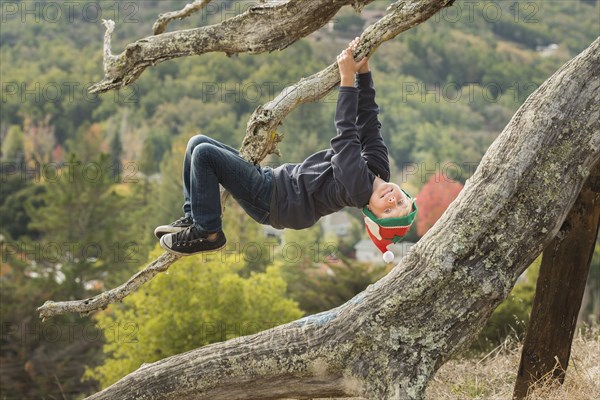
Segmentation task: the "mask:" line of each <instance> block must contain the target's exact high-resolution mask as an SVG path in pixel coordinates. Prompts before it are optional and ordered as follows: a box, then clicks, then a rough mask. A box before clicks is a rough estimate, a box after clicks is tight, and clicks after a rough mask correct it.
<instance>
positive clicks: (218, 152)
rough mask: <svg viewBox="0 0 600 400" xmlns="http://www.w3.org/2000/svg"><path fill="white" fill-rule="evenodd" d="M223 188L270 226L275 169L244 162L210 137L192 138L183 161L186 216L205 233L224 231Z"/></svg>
mask: <svg viewBox="0 0 600 400" xmlns="http://www.w3.org/2000/svg"><path fill="white" fill-rule="evenodd" d="M219 184H221V185H223V187H224V188H225V189H227V191H228V192H229V193H230V194H231V195H232V196H233V198H234V199H235V200H236V201H237V202H238V203H239V204H240V206H241V207H242V208H243V209H244V211H246V213H247V214H248V215H250V217H252V218H253V219H254V220H255V221H257V222H259V223H261V224H266V223H268V222H269V216H270V213H269V211H270V205H271V194H272V191H273V171H272V169H271V168H269V167H261V166H259V165H254V164H252V163H250V162H248V161H246V160H244V159H243V158H241V157H240V156H239V153H238V151H237V150H235V149H234V148H232V147H229V146H227V145H225V144H223V143H220V142H218V141H216V140H213V139H211V138H209V137H207V136H204V135H197V136H194V137H192V138H191V139H190V140H189V141H188V144H187V149H186V151H185V158H184V160H183V198H184V203H183V212H184V213H185V215H186V216H191V217H192V218H193V219H194V225H195V226H196V228H197V229H198V230H199V231H200V232H202V233H211V232H218V231H220V230H221V229H222V226H221V195H220V191H219Z"/></svg>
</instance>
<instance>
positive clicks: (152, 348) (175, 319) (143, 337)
mask: <svg viewBox="0 0 600 400" xmlns="http://www.w3.org/2000/svg"><path fill="white" fill-rule="evenodd" d="M161 252H162V249H159V248H157V249H156V250H155V251H154V252H153V254H151V255H150V257H149V258H150V259H151V260H152V259H155V258H156V257H157V256H158V255H159V254H160V253H161ZM222 257H223V258H222ZM240 268H241V265H240V264H239V263H232V262H230V260H229V259H228V257H227V256H226V255H224V253H220V252H219V253H213V254H212V255H210V254H209V255H201V256H193V257H185V258H183V259H181V260H180V261H178V262H177V265H174V266H173V268H172V269H171V270H170V271H169V272H168V273H167V274H161V275H159V276H157V277H156V278H154V280H152V281H151V282H150V283H148V284H146V285H145V286H144V287H143V288H142V289H141V290H139V291H137V292H136V293H134V294H132V295H130V296H129V297H127V298H126V299H125V300H124V304H123V305H122V306H116V307H112V306H111V308H110V309H109V310H107V311H106V312H104V313H100V314H98V316H97V321H98V326H99V327H100V329H102V331H103V332H104V337H105V341H106V344H105V345H104V355H105V358H104V360H103V361H102V363H101V364H100V365H98V366H96V367H91V368H89V369H88V371H87V373H86V376H88V377H95V378H96V379H99V381H100V383H101V385H102V386H103V387H106V386H108V385H110V384H111V383H113V382H115V381H116V380H118V379H119V378H121V377H123V376H125V375H126V374H128V373H130V372H131V371H133V370H135V369H136V368H138V367H139V366H140V365H141V364H142V363H150V362H153V361H156V360H160V359H162V358H164V357H167V356H170V355H174V354H178V353H182V352H184V351H188V350H192V349H194V348H197V347H200V346H204V345H207V344H209V343H214V342H219V341H224V340H227V339H230V338H234V337H238V336H242V335H248V334H252V333H256V332H259V331H262V330H264V329H267V328H270V327H273V326H276V325H279V324H281V323H284V322H288V321H291V320H294V319H297V318H300V317H301V316H302V312H301V311H300V309H299V308H298V305H297V304H296V303H295V302H294V301H292V300H290V299H288V298H286V297H285V292H286V283H285V281H284V280H283V279H282V278H281V276H280V272H279V269H278V268H277V267H274V266H271V267H268V268H267V270H266V271H265V272H264V273H255V274H251V275H250V276H249V277H248V278H242V277H240V276H239V274H238V272H239V270H240Z"/></svg>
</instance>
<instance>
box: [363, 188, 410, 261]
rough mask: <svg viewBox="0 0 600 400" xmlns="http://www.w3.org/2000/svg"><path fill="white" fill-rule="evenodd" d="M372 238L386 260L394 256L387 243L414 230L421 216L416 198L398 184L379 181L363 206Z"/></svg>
mask: <svg viewBox="0 0 600 400" xmlns="http://www.w3.org/2000/svg"><path fill="white" fill-rule="evenodd" d="M362 211H363V214H364V216H365V224H366V227H367V233H368V234H369V237H370V238H371V240H372V241H373V243H375V245H376V246H377V248H379V250H381V252H382V253H384V259H385V260H386V261H388V262H389V261H391V259H390V260H388V258H393V254H385V253H387V251H388V250H387V246H388V245H390V244H392V243H397V242H399V241H400V240H401V239H402V237H404V235H406V233H407V232H408V230H409V229H410V226H411V225H412V223H413V221H414V219H415V217H416V216H417V206H416V204H415V201H414V199H413V198H412V197H410V196H409V195H408V193H406V192H405V191H403V190H402V189H400V187H399V186H398V185H396V184H395V183H389V182H385V181H379V180H378V181H377V182H376V183H374V185H373V193H372V194H371V198H370V200H369V204H367V206H366V207H364V208H363V210H362Z"/></svg>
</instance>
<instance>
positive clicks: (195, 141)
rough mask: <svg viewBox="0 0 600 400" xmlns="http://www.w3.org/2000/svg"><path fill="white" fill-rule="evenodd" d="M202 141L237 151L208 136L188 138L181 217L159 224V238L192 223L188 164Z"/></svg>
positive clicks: (236, 152)
mask: <svg viewBox="0 0 600 400" xmlns="http://www.w3.org/2000/svg"><path fill="white" fill-rule="evenodd" d="M202 143H211V144H214V145H215V146H217V147H221V148H223V149H225V150H228V151H230V152H232V153H233V154H238V151H237V150H235V149H234V148H232V147H229V146H227V145H225V144H223V143H220V142H218V141H216V140H214V139H211V138H209V137H208V136H204V135H196V136H193V137H192V138H190V140H189V141H188V144H187V149H186V152H185V155H184V159H183V214H184V216H183V217H182V218H179V219H178V220H177V221H174V222H171V223H170V224H167V225H161V226H158V227H156V229H155V230H154V235H155V236H156V237H157V238H158V239H160V238H161V237H162V236H164V235H166V234H168V233H176V232H179V231H182V230H184V229H185V228H187V227H188V226H190V225H193V219H192V211H191V203H190V164H191V159H192V152H193V151H194V149H195V148H196V146H198V145H199V144H202Z"/></svg>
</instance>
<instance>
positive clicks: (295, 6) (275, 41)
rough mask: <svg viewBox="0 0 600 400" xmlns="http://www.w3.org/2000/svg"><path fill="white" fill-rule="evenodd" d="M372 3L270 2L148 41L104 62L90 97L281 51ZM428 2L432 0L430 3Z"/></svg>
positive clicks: (357, 0)
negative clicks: (207, 57) (208, 64)
mask: <svg viewBox="0 0 600 400" xmlns="http://www.w3.org/2000/svg"><path fill="white" fill-rule="evenodd" d="M371 1H373V0H339V1H330V0H311V1H305V0H270V1H266V2H264V3H262V4H257V5H255V6H253V7H251V8H249V9H248V10H247V11H246V12H244V13H243V14H240V15H237V16H235V17H232V18H229V19H227V20H225V21H223V22H221V23H219V24H216V25H210V26H206V27H201V28H195V29H188V30H183V31H176V32H168V33H163V34H161V35H156V36H149V37H146V38H144V39H140V40H138V41H137V42H135V43H131V44H129V45H128V46H127V47H126V48H125V51H124V52H122V53H121V54H119V55H118V56H113V55H110V56H109V57H107V56H106V52H105V57H104V71H105V76H104V79H103V80H102V81H101V82H99V83H97V84H95V85H93V86H92V87H91V88H90V92H92V93H95V92H106V91H108V90H111V89H116V88H120V87H123V86H126V85H128V84H130V83H131V82H133V81H135V80H136V79H137V78H138V76H140V75H141V74H142V72H144V70H145V69H146V68H147V67H148V66H150V65H156V64H158V63H160V62H163V61H166V60H171V59H173V58H178V57H184V56H191V55H201V54H204V53H209V52H215V51H220V52H225V53H226V54H238V53H252V54H257V53H263V52H265V51H273V50H282V49H284V48H286V47H288V46H289V45H291V44H292V43H294V42H295V41H297V40H298V39H300V38H302V37H305V36H307V35H309V34H310V33H312V32H314V31H315V30H317V29H319V28H321V27H322V26H323V25H325V24H326V23H327V22H328V21H329V20H330V19H331V18H333V16H334V15H335V14H336V13H337V12H338V10H339V9H340V8H341V7H342V6H344V5H348V4H352V5H353V6H354V7H355V8H360V7H362V6H364V5H365V4H368V3H370V2H371ZM429 2H431V3H433V2H434V0H429Z"/></svg>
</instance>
